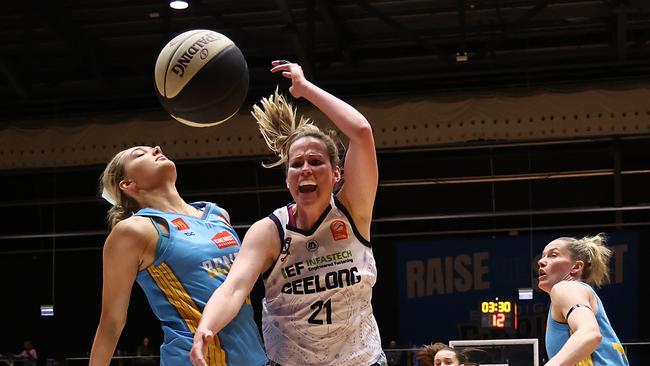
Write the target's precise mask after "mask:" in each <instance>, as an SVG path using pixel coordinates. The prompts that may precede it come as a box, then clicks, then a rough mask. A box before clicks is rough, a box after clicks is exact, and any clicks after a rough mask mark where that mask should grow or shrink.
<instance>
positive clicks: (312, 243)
mask: <svg viewBox="0 0 650 366" xmlns="http://www.w3.org/2000/svg"><path fill="white" fill-rule="evenodd" d="M305 247H306V248H307V250H308V251H310V252H315V251H316V249H318V242H317V241H316V240H313V239H312V240H307V243H306V244H305Z"/></svg>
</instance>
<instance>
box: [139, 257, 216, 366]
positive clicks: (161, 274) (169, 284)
mask: <svg viewBox="0 0 650 366" xmlns="http://www.w3.org/2000/svg"><path fill="white" fill-rule="evenodd" d="M147 270H148V271H149V274H150V275H151V278H153V280H154V281H155V282H156V284H157V285H158V287H159V288H160V290H161V291H162V292H163V294H165V297H166V298H167V301H169V303H170V304H172V306H174V308H176V311H178V314H179V315H180V317H181V318H182V319H183V321H185V324H186V325H187V328H188V329H189V330H190V332H192V333H195V332H196V328H197V326H198V325H199V320H201V312H200V311H199V307H198V306H196V303H195V302H194V300H192V298H191V297H190V295H189V294H188V293H187V291H186V290H185V288H184V287H183V285H182V284H181V282H180V281H179V280H178V278H177V277H176V275H175V274H174V271H172V269H171V268H169V266H168V265H167V263H164V262H163V263H161V264H160V265H158V266H150V267H149V268H148V269H147ZM206 361H207V363H208V365H210V366H226V351H224V349H223V348H221V340H220V339H219V336H218V335H216V334H215V337H214V344H210V345H208V359H207V360H206Z"/></svg>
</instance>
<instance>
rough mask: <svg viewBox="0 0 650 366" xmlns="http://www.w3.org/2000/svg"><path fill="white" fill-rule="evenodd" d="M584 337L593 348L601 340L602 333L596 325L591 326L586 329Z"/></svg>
mask: <svg viewBox="0 0 650 366" xmlns="http://www.w3.org/2000/svg"><path fill="white" fill-rule="evenodd" d="M586 339H587V340H588V343H589V346H590V348H592V349H594V350H595V349H596V348H598V345H600V342H601V341H602V340H603V335H602V334H601V333H600V329H599V328H598V327H593V328H590V329H589V330H588V331H587V337H586Z"/></svg>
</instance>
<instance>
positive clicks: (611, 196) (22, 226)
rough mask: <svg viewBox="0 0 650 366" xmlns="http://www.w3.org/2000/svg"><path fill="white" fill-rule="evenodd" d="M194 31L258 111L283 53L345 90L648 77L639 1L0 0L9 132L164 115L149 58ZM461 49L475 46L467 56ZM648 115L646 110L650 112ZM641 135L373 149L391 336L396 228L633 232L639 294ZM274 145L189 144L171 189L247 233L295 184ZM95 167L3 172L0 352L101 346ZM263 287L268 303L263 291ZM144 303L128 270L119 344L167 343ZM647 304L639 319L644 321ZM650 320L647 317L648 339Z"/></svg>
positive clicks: (645, 139) (382, 294)
mask: <svg viewBox="0 0 650 366" xmlns="http://www.w3.org/2000/svg"><path fill="white" fill-rule="evenodd" d="M193 28H209V29H214V30H217V31H219V32H222V33H224V34H226V35H228V36H229V37H231V38H232V39H233V40H235V41H236V43H237V45H238V46H239V47H240V48H241V49H242V51H243V52H244V55H245V56H246V59H247V62H248V65H249V69H250V75H251V87H250V93H249V97H248V100H247V106H246V107H249V106H250V104H251V103H252V102H254V101H257V100H258V99H259V97H260V96H261V95H264V94H267V93H268V92H269V91H270V90H272V89H273V88H274V87H275V85H276V84H277V83H278V81H277V79H275V78H273V77H271V76H270V75H269V73H268V66H269V61H270V60H272V59H275V58H284V59H289V60H295V61H297V62H300V63H301V65H302V66H303V67H304V69H305V71H306V73H307V76H308V77H309V78H310V79H312V80H314V81H316V82H317V83H318V84H319V85H321V86H323V87H325V88H326V89H328V90H330V91H331V92H333V93H334V94H336V95H339V96H341V97H344V98H352V97H357V96H363V97H372V96H377V95H382V96H385V95H389V96H390V95H413V96H427V95H443V94H444V93H447V92H463V93H467V94H471V93H473V92H477V91H495V92H498V91H504V90H505V91H508V92H516V91H517V90H519V88H524V87H525V88H547V89H555V90H562V89H563V88H567V89H574V88H590V87H596V86H598V85H618V86H624V85H626V83H634V82H645V81H647V80H648V76H650V57H649V56H650V47H649V44H650V5H649V4H648V3H647V2H646V1H644V0H593V1H589V0H587V1H571V0H557V1H556V0H553V1H551V0H498V1H497V0H493V1H490V0H440V1H425V0H408V1H381V0H376V1H371V0H345V1H344V0H336V1H324V0H306V1H285V0H276V1H257V0H255V1H253V0H224V1H217V0H203V1H198V0H195V1H192V3H191V6H190V8H189V9H188V10H187V11H185V12H179V11H174V10H171V9H169V7H168V6H167V3H166V2H165V1H154V0H151V1H144V0H86V1H81V0H80V1H63V0H53V1H46V0H24V1H19V2H8V1H5V2H3V3H2V4H1V5H0V128H26V129H29V128H42V127H47V126H61V125H64V126H69V125H73V124H77V123H80V122H79V121H80V119H78V118H75V119H68V118H71V117H87V118H93V117H96V116H108V115H115V114H120V115H127V116H128V115H131V116H136V115H138V114H139V113H142V112H150V111H160V110H161V109H160V106H159V104H158V101H157V99H156V97H155V95H154V88H153V78H152V74H153V65H154V62H155V58H156V56H157V53H158V51H159V50H160V48H161V47H162V46H163V45H164V44H165V43H166V42H167V41H168V40H169V39H171V38H172V36H173V35H175V34H178V33H180V32H182V31H185V30H188V29H193ZM465 53H467V56H468V62H458V61H457V59H456V57H457V55H458V54H461V55H464V54H465ZM636 113H641V114H642V115H645V116H646V118H647V116H649V115H650V109H646V110H641V111H637V112H636ZM432 118H435V116H432ZM407 127H408V126H405V128H407ZM477 128H478V126H477ZM395 133H396V134H399V131H395ZM649 142H650V136H647V135H634V136H616V135H612V136H603V137H599V138H587V139H585V138H571V137H570V136H568V137H566V138H564V139H559V140H554V141H548V140H535V141H523V142H517V143H499V144H497V143H495V142H491V141H473V142H468V143H464V144H455V145H445V146H430V147H422V146H420V147H417V148H405V149H400V150H386V149H385V150H380V151H379V164H380V189H379V192H378V196H377V200H376V206H375V213H374V216H375V222H374V224H373V229H372V230H373V234H372V237H373V239H372V242H373V247H374V251H375V258H376V259H377V267H378V270H379V280H378V284H377V286H376V287H375V293H374V301H373V304H374V308H375V314H376V317H377V320H378V323H379V326H380V330H381V333H382V338H383V340H384V341H385V342H387V341H388V340H390V339H396V340H397V341H398V342H401V341H405V340H400V339H399V324H400V319H399V316H398V315H397V311H396V309H397V308H398V306H399V305H398V292H397V287H398V284H397V267H396V259H395V257H396V253H397V247H396V246H397V242H399V241H400V239H403V238H416V239H424V240H426V239H427V238H429V239H431V240H441V239H458V238H463V239H464V238H472V237H478V236H485V235H529V233H531V232H533V233H538V232H541V233H550V232H552V233H566V234H567V235H575V233H584V232H592V233H596V232H600V231H605V232H616V231H618V230H632V231H637V232H638V233H639V235H640V236H639V238H640V239H639V256H638V261H639V262H638V268H640V269H641V270H640V271H639V273H638V278H637V283H638V284H639V289H638V293H645V292H647V291H645V288H643V287H642V286H643V284H645V283H647V282H648V281H647V280H648V273H647V271H645V270H644V269H643V268H644V266H643V265H644V259H645V258H647V257H648V255H649V254H650V253H649V250H650V249H648V248H650V241H649V240H650V237H649V236H648V234H649V232H648V229H647V228H648V223H650V219H649V213H650V211H649V209H648V205H650V193H649V192H650V191H649V190H648V187H649V186H650V185H649V183H650V174H649V173H648V172H649V171H650V150H649V149H648V146H649V145H648V143H649ZM163 148H164V147H163ZM6 158H8V157H3V156H0V159H6ZM171 158H172V159H173V158H174V157H173V156H171ZM267 158H268V157H251V158H237V157H232V158H224V159H214V160H200V159H196V160H182V161H181V160H179V161H177V165H178V171H179V179H178V182H177V184H178V188H179V191H180V192H181V194H182V196H183V197H184V198H185V199H186V200H187V201H194V200H211V201H215V202H217V203H219V204H220V205H222V206H224V207H226V208H227V209H228V211H229V212H230V215H231V217H232V221H233V222H234V223H235V224H237V225H238V231H239V233H240V235H243V233H244V232H245V229H246V228H247V227H248V225H250V224H251V223H252V222H253V221H255V220H256V219H258V218H260V217H262V216H264V215H267V214H268V213H270V212H271V211H272V210H273V209H274V208H276V207H277V206H279V205H281V204H283V203H285V202H287V201H288V200H289V199H290V197H289V195H288V194H287V193H286V192H285V189H284V184H283V175H282V172H281V171H280V170H279V169H271V170H267V169H263V168H262V167H261V166H260V162H261V161H262V160H264V159H267ZM102 169H103V166H77V167H60V168H47V169H32V170H28V169H26V170H15V171H0V210H2V223H3V224H2V225H0V277H1V278H3V280H2V288H3V290H4V291H3V295H2V297H1V298H2V300H1V305H0V306H1V310H2V314H5V320H4V322H3V328H2V329H3V331H2V332H1V334H0V352H9V351H11V352H17V351H18V350H19V349H20V347H21V344H22V341H23V340H24V339H28V338H30V339H32V340H33V341H34V343H35V345H36V347H37V348H38V350H39V351H40V352H41V355H42V356H41V358H45V357H47V356H50V357H58V358H63V357H66V356H71V355H83V354H85V353H86V352H87V351H88V350H89V349H90V345H91V342H92V338H93V335H94V332H95V328H96V326H97V322H98V317H99V312H100V297H101V266H102V264H101V246H102V243H103V240H104V238H105V236H106V233H107V231H106V225H105V220H104V214H105V212H106V210H107V209H108V206H107V203H106V202H104V201H102V200H101V199H99V198H98V197H97V196H98V195H97V192H96V190H97V180H98V177H99V174H100V173H101V171H102ZM594 171H598V172H600V173H598V174H594V173H593V172H594ZM554 172H565V173H574V174H573V175H572V176H564V177H560V178H558V177H554V176H553V173H554ZM590 172H591V173H590ZM504 177H505V178H504ZM502 178H503V179H502ZM252 299H253V303H254V304H256V305H257V306H259V302H260V299H261V292H260V289H259V287H258V288H256V290H255V292H254V293H253V295H252ZM621 301H624V299H621ZM52 303H53V304H54V305H55V316H54V317H51V318H42V317H40V316H39V306H40V305H42V304H52ZM444 306H450V305H449V304H444V305H441V304H436V303H432V304H431V310H430V312H429V313H427V314H421V316H423V317H436V316H444ZM148 308H149V306H148V304H147V303H146V300H145V299H144V296H143V294H142V292H141V291H140V290H139V289H138V288H137V286H135V287H134V290H133V297H132V302H131V307H130V313H129V317H128V321H127V325H126V328H125V330H124V332H123V336H122V338H121V340H120V344H119V347H118V348H120V349H123V350H127V351H130V352H133V351H134V350H135V347H136V345H137V344H138V343H139V341H140V340H141V338H142V337H143V336H144V335H148V336H150V337H151V338H152V340H153V343H154V344H159V343H160V342H161V333H160V330H159V328H160V326H159V324H158V321H157V320H156V319H155V318H154V316H153V314H152V313H151V311H150V310H148ZM638 309H639V312H638V314H636V316H637V317H638V322H639V324H650V319H648V315H647V312H644V311H642V306H638ZM258 310H259V309H258ZM614 325H615V324H614ZM411 326H412V327H414V328H415V327H418V324H412V325H411ZM648 332H649V330H648V329H647V327H643V326H641V327H639V334H638V335H637V337H636V340H643V339H648V338H650V334H648ZM540 336H541V335H540ZM450 338H452V335H450ZM432 341H434V340H432ZM442 341H446V340H442ZM624 341H632V340H628V339H626V340H624Z"/></svg>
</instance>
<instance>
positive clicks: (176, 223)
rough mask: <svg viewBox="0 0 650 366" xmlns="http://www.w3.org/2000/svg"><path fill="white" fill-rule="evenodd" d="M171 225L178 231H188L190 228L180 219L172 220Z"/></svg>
mask: <svg viewBox="0 0 650 366" xmlns="http://www.w3.org/2000/svg"><path fill="white" fill-rule="evenodd" d="M172 224H174V226H176V228H177V229H178V231H183V230H188V229H189V228H190V226H189V225H188V224H187V223H186V222H185V221H184V220H183V218H181V217H179V218H176V219H173V220H172Z"/></svg>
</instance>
